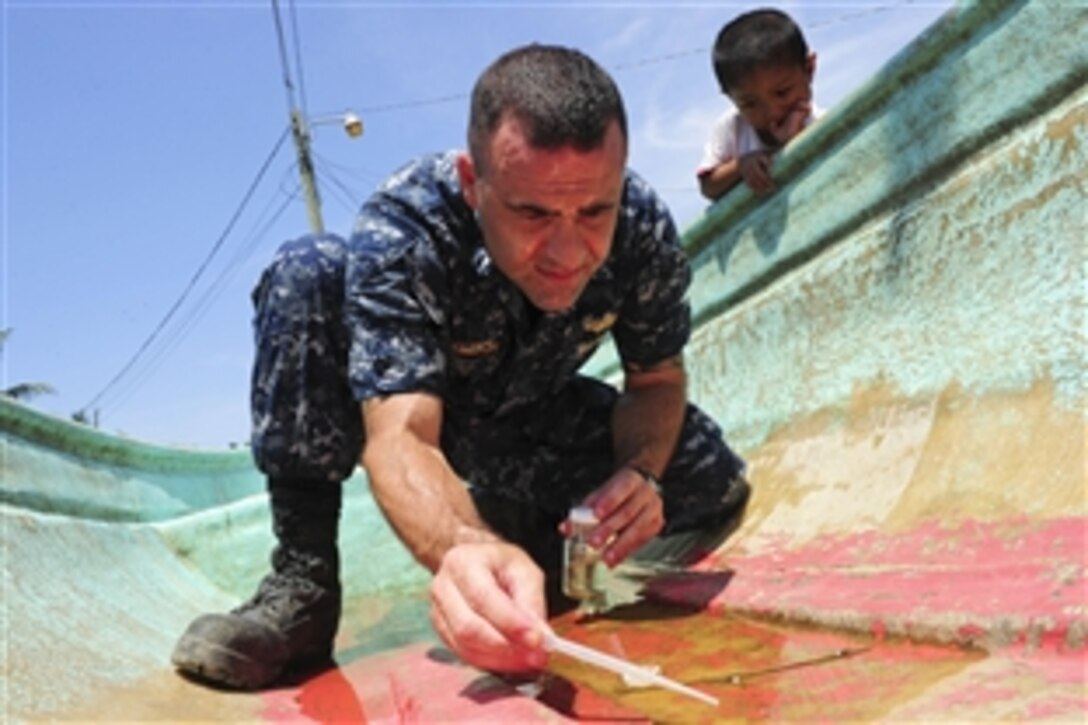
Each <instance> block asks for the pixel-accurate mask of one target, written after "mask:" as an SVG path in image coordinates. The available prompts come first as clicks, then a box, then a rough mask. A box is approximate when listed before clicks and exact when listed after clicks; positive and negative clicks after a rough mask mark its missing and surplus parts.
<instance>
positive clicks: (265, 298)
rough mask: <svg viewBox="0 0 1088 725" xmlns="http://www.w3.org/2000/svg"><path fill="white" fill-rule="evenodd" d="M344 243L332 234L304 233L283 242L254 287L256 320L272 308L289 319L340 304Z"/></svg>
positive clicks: (331, 309)
mask: <svg viewBox="0 0 1088 725" xmlns="http://www.w3.org/2000/svg"><path fill="white" fill-rule="evenodd" d="M346 260H347V243H346V242H345V241H344V239H343V238H341V237H339V236H337V235H335V234H328V233H325V234H316V235H315V234H307V235H304V236H301V237H299V238H297V239H292V240H290V241H287V242H284V243H283V244H282V245H281V246H280V248H279V249H278V250H277V251H276V254H275V256H274V257H273V258H272V261H271V262H270V263H269V265H268V267H266V268H265V270H264V272H263V273H262V274H261V277H260V280H259V281H258V282H257V285H256V287H255V288H254V289H253V304H254V307H255V309H256V312H257V321H258V323H259V322H260V320H261V318H262V317H267V316H268V314H267V313H268V312H269V311H271V310H275V311H276V312H277V313H278V314H277V317H281V318H285V319H290V318H292V317H295V318H298V317H302V316H304V315H305V314H306V313H307V311H310V310H312V309H314V308H315V306H316V309H317V310H322V309H325V310H326V311H329V312H333V311H336V312H338V311H339V309H340V308H341V307H342V306H343V295H344V268H345V265H346Z"/></svg>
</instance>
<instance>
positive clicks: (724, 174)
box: [699, 159, 741, 201]
mask: <svg viewBox="0 0 1088 725" xmlns="http://www.w3.org/2000/svg"><path fill="white" fill-rule="evenodd" d="M740 179H741V170H740V160H739V159H730V160H728V161H723V162H721V163H720V164H718V165H717V166H713V167H711V168H709V169H706V170H704V171H702V172H700V173H699V191H700V192H702V194H703V196H705V197H706V198H707V199H709V200H710V201H717V200H718V199H720V198H721V197H722V196H723V195H724V194H725V192H727V191H729V190H730V189H732V188H733V187H734V186H736V185H737V182H739V181H740Z"/></svg>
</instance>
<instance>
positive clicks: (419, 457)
mask: <svg viewBox="0 0 1088 725" xmlns="http://www.w3.org/2000/svg"><path fill="white" fill-rule="evenodd" d="M469 149H470V151H469V152H468V153H464V152H451V153H447V154H444V155H434V156H428V157H426V158H423V159H421V160H418V161H416V162H414V163H412V164H410V165H408V166H407V167H405V168H404V169H402V170H401V171H399V172H398V173H396V174H395V175H394V176H393V177H392V178H390V179H389V180H388V181H387V182H386V183H385V184H384V185H383V186H382V187H381V188H380V189H379V190H378V191H377V192H376V193H375V194H374V196H373V197H372V198H371V199H370V200H368V201H367V202H366V203H365V204H364V206H363V208H362V210H361V212H360V215H359V218H358V221H357V223H356V227H355V229H354V232H353V234H352V236H351V239H350V241H349V242H347V243H345V242H344V241H343V240H341V239H339V238H337V237H335V236H332V235H325V236H320V237H304V238H302V239H299V240H297V241H294V242H290V243H288V244H286V245H284V246H283V247H282V248H281V249H280V251H279V253H278V254H277V256H276V258H275V259H274V260H273V262H272V264H271V265H270V267H269V268H268V269H267V270H266V271H265V273H264V275H263V277H262V278H261V281H260V283H259V284H258V286H257V289H256V290H255V292H254V302H255V305H256V318H255V329H256V340H257V359H256V364H255V367H254V376H253V390H252V403H253V418H254V434H253V450H254V455H255V458H256V461H257V464H258V466H259V467H260V469H261V470H262V471H263V472H264V473H265V474H266V475H267V476H268V484H269V491H270V495H271V503H272V509H273V516H274V527H275V533H276V536H277V539H278V545H277V547H276V548H275V550H274V551H273V556H272V566H273V571H272V573H271V574H269V575H268V576H267V577H266V578H265V579H264V580H263V581H262V583H261V586H260V588H259V589H258V592H257V593H256V594H255V595H254V597H253V598H251V599H250V600H249V601H247V602H246V603H244V604H242V605H241V606H240V607H238V608H237V609H235V610H234V611H233V612H231V613H229V614H209V615H203V616H202V617H200V618H198V619H197V620H196V621H194V622H193V624H192V625H191V626H190V627H189V629H188V630H187V632H186V633H185V634H184V635H183V637H182V638H181V640H180V641H179V643H178V646H177V648H176V650H175V653H174V663H175V665H176V666H177V667H178V668H179V669H180V670H182V671H183V672H186V673H189V674H191V675H195V676H197V677H199V678H203V679H206V680H211V681H213V682H216V683H219V684H225V685H229V686H234V687H243V688H257V687H263V686H265V685H267V684H270V683H272V682H273V681H275V680H276V679H277V678H278V677H280V675H281V674H282V673H283V672H284V671H285V670H286V669H287V668H289V667H297V666H299V665H304V664H306V663H310V662H314V661H321V660H325V661H327V660H328V658H329V657H330V656H331V652H332V642H333V637H334V635H335V632H336V627H337V623H338V621H339V615H340V606H341V600H340V584H339V575H338V571H339V569H338V567H339V561H338V556H337V550H336V532H337V524H338V518H339V510H340V483H341V481H343V480H344V479H345V478H347V477H348V476H349V475H350V474H351V472H352V470H353V468H354V467H355V465H356V463H357V462H358V461H359V460H360V455H361V456H362V459H361V460H362V463H363V465H364V467H365V468H366V470H367V473H368V478H369V481H370V485H371V490H372V492H373V495H374V497H375V499H376V501H377V502H378V504H379V505H380V506H381V508H382V510H383V512H384V513H385V515H386V516H387V518H388V519H389V521H390V523H391V524H392V526H393V527H394V529H395V530H396V532H397V534H398V535H399V536H400V537H401V539H402V540H403V541H404V543H405V544H406V545H407V546H408V548H409V549H410V550H411V552H412V553H413V555H414V556H415V557H416V558H417V559H418V560H419V561H420V562H421V563H422V564H423V565H425V566H426V567H428V568H429V569H430V570H431V571H432V572H433V573H434V580H433V583H432V623H433V624H434V626H435V629H436V631H437V632H438V634H439V635H440V636H441V637H442V638H443V640H444V641H445V642H446V643H447V644H448V645H449V646H450V647H451V649H453V650H454V651H455V652H456V653H457V654H459V655H460V656H461V657H462V658H463V659H465V660H466V661H468V662H470V663H472V664H474V665H477V666H479V667H483V668H488V669H493V670H499V671H524V670H532V669H534V668H539V667H541V666H542V665H543V664H544V662H545V660H546V655H545V653H544V652H543V650H542V643H541V641H540V631H539V626H538V625H539V619H540V618H542V617H544V616H546V614H547V612H549V611H557V610H558V609H560V608H562V607H563V606H564V605H565V604H566V603H567V602H564V601H563V599H562V595H561V593H560V592H559V583H558V573H559V568H560V553H561V546H562V535H561V533H560V530H561V526H562V522H563V521H564V519H565V517H566V515H567V513H568V511H569V509H570V508H571V506H573V505H577V504H580V503H583V502H584V503H586V504H588V505H591V506H592V507H593V508H594V510H595V512H596V514H597V515H598V518H599V519H600V522H601V523H600V524H599V525H598V527H597V528H596V529H595V530H594V532H593V533H592V535H591V540H592V541H593V542H594V543H595V544H599V545H600V548H601V549H602V552H603V557H604V559H605V561H606V562H607V563H608V564H610V565H615V564H618V563H619V562H621V561H622V560H623V559H625V558H626V557H627V556H629V555H630V554H631V553H632V552H634V551H635V550H636V549H639V548H640V547H643V545H644V544H647V543H648V542H650V541H651V539H654V538H655V537H657V536H658V535H664V536H668V535H672V534H675V533H676V532H681V531H685V530H692V529H695V530H707V529H714V528H715V527H721V525H722V524H723V523H724V522H725V521H727V520H729V519H731V518H732V517H734V516H735V514H736V513H737V511H738V510H739V509H740V508H741V507H742V506H743V503H744V501H745V499H746V497H747V491H748V489H747V485H746V484H745V482H744V479H743V476H742V473H743V468H744V464H743V462H742V461H741V460H740V459H739V458H738V457H737V456H736V455H735V454H734V453H733V452H732V451H731V450H730V449H729V448H728V446H727V445H726V444H725V442H724V441H723V440H722V436H721V432H720V430H719V429H718V427H717V426H716V425H715V424H714V423H713V421H711V420H710V419H709V418H708V417H707V416H706V415H705V414H703V413H702V412H701V411H699V410H698V409H697V408H696V407H694V406H693V405H691V404H689V403H688V402H687V399H686V392H685V378H684V373H683V362H682V350H683V347H684V345H685V344H686V342H687V340H688V336H689V333H690V313H689V308H688V304H687V302H686V292H687V288H688V285H689V283H690V276H691V273H690V269H689V266H688V262H687V259H686V257H685V254H684V252H683V250H682V249H681V246H680V243H679V239H678V237H677V233H676V230H675V227H674V224H673V222H672V219H671V218H670V215H669V213H668V211H667V210H666V208H665V206H664V205H663V204H662V203H661V201H660V200H659V199H658V198H657V196H656V195H655V194H654V192H653V191H652V190H651V189H650V188H649V186H648V185H647V184H646V183H645V182H644V181H642V180H641V179H640V178H639V177H638V176H637V175H635V174H634V173H633V172H630V171H627V170H626V168H625V165H626V156H627V126H626V117H625V112H624V109H623V103H622V100H621V98H620V96H619V92H618V90H617V89H616V87H615V85H614V83H613V81H612V80H611V78H609V77H608V75H607V74H606V73H605V72H604V71H603V70H602V69H601V68H600V67H599V66H597V65H596V64H595V63H594V62H593V61H592V60H590V59H589V58H587V57H586V56H584V55H582V54H581V53H578V52H576V51H572V50H568V49H564V48H556V47H545V46H528V47H525V48H521V49H518V50H514V51H511V52H510V53H507V54H506V55H504V56H503V57H501V58H500V59H499V60H497V61H496V62H495V63H494V64H492V66H491V67H489V68H488V69H487V71H485V73H484V74H483V75H482V76H481V78H480V80H479V81H478V82H477V84H476V88H475V89H474V92H473V98H472V109H471V115H470V119H469ZM609 334H611V336H612V338H613V339H614V341H615V343H616V347H617V350H618V352H619V355H620V358H621V360H622V362H623V368H624V388H623V390H622V391H618V390H616V389H615V388H613V387H612V386H609V385H607V384H605V383H602V382H600V381H597V380H593V379H590V378H587V377H584V376H580V375H579V374H578V373H577V371H578V369H579V368H580V367H581V366H582V364H583V363H584V362H585V361H586V360H587V359H588V358H589V357H590V356H591V355H592V354H593V352H594V351H595V350H596V349H597V347H598V346H599V345H600V343H601V342H602V341H603V340H604V339H605V337H606V336H607V335H609ZM360 408H361V411H362V413H361V414H360ZM364 432H365V435H364ZM364 441H365V446H364ZM658 480H660V484H658Z"/></svg>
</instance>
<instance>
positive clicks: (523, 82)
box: [468, 44, 627, 171]
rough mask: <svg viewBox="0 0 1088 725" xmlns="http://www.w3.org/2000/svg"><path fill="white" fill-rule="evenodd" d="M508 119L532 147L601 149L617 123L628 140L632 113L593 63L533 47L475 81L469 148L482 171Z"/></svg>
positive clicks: (577, 55) (571, 52) (517, 51)
mask: <svg viewBox="0 0 1088 725" xmlns="http://www.w3.org/2000/svg"><path fill="white" fill-rule="evenodd" d="M507 114H511V115H513V116H514V117H515V118H516V119H517V120H518V121H519V122H520V123H521V125H522V128H523V130H524V133H525V135H526V138H527V140H528V141H529V144H530V145H531V146H532V147H533V148H538V149H558V148H562V147H564V146H573V147H574V148H576V149H578V150H579V151H591V150H593V149H596V148H600V146H601V144H602V143H604V137H605V133H606V132H607V131H608V127H609V126H610V125H611V123H612V121H617V122H619V125H620V130H621V131H622V132H623V137H624V140H625V141H626V139H627V114H626V111H625V110H624V107H623V99H622V97H621V96H620V92H619V89H618V88H617V87H616V84H615V82H614V81H613V80H612V78H611V76H609V75H608V73H607V72H605V70H604V69H603V68H601V67H600V66H599V65H598V64H597V63H596V62H595V61H594V60H593V59H591V58H590V57H589V56H587V55H585V54H584V53H581V52H580V51H577V50H572V49H570V48H563V47H559V46H547V45H538V44H532V45H527V46H524V47H521V48H517V49H515V50H511V51H509V52H507V53H505V54H504V55H502V56H500V57H499V58H498V60H496V61H495V62H494V63H492V64H491V65H490V66H488V68H487V69H486V70H485V71H484V72H483V74H482V75H481V76H480V78H479V80H477V81H476V86H475V88H473V90H472V105H471V108H470V110H469V120H468V145H469V150H470V151H471V153H472V159H473V161H474V163H475V164H476V165H477V167H478V168H479V169H480V170H481V171H482V170H483V167H484V165H485V164H486V159H487V147H488V142H489V141H490V140H491V137H492V135H493V134H494V133H495V131H496V129H498V127H499V124H500V123H501V122H502V121H503V119H504V118H505V116H506V115H507Z"/></svg>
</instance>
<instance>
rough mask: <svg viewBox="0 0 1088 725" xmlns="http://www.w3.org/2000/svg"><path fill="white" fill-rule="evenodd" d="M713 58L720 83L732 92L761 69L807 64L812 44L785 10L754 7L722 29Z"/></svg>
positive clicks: (725, 91) (715, 45)
mask: <svg viewBox="0 0 1088 725" xmlns="http://www.w3.org/2000/svg"><path fill="white" fill-rule="evenodd" d="M713 61H714V75H716V76H717V77H718V85H719V86H721V89H722V93H725V94H726V95H729V92H730V90H731V89H734V88H736V86H737V84H738V83H740V82H741V81H743V80H744V78H745V77H746V76H748V74H750V73H751V72H752V71H753V70H756V69H757V68H763V67H773V66H779V65H800V66H802V67H803V66H804V65H805V63H806V62H807V61H808V43H806V42H805V36H804V35H803V34H802V33H801V29H800V28H799V27H797V24H796V23H794V22H793V20H792V19H791V18H790V16H789V15H786V14H785V13H784V12H782V11H781V10H774V9H770V8H765V9H762V10H753V11H751V12H748V13H744V14H743V15H739V16H737V17H736V18H734V19H733V20H731V21H729V22H728V23H726V25H725V27H723V28H722V29H721V32H720V33H718V39H717V40H716V41H715V42H714V53H713Z"/></svg>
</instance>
